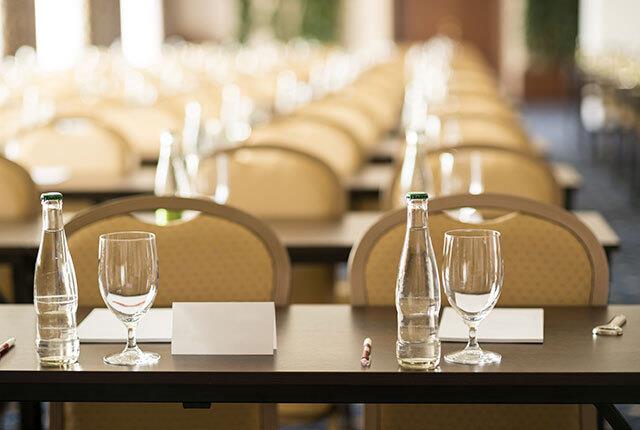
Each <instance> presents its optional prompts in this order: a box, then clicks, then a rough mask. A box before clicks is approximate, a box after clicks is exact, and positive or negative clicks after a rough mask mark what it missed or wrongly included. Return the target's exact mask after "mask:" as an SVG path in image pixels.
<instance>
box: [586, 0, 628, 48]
mask: <svg viewBox="0 0 640 430" xmlns="http://www.w3.org/2000/svg"><path fill="white" fill-rule="evenodd" d="M578 42H579V45H580V49H581V50H582V51H583V52H584V53H586V54H587V55H593V54H598V53H601V52H606V51H625V52H635V53H638V52H640V1H639V0H580V22H579V36H578Z"/></svg>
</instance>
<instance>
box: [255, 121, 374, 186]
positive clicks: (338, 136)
mask: <svg viewBox="0 0 640 430" xmlns="http://www.w3.org/2000/svg"><path fill="white" fill-rule="evenodd" d="M248 144H250V145H261V144H266V145H276V146H284V147H288V148H293V149H297V150H299V151H302V152H306V153H308V154H311V155H313V156H316V157H318V158H319V159H321V160H322V161H324V162H325V163H327V164H328V165H329V166H331V168H332V169H333V170H334V171H335V172H336V173H337V174H338V176H340V177H341V178H346V177H349V176H351V175H352V174H354V173H355V172H356V171H357V170H358V169H359V168H360V165H361V163H362V154H361V151H360V148H359V147H358V144H357V143H356V142H355V141H354V140H353V139H352V138H351V137H349V135H347V134H346V133H344V132H342V131H340V130H339V129H336V128H335V127H332V126H330V125H327V124H323V123H322V122H319V121H313V120H309V119H304V118H289V119H284V120H282V121H278V122H274V123H272V124H268V125H265V126H262V127H260V128H257V129H255V130H254V132H253V134H252V135H251V137H250V138H249V141H248Z"/></svg>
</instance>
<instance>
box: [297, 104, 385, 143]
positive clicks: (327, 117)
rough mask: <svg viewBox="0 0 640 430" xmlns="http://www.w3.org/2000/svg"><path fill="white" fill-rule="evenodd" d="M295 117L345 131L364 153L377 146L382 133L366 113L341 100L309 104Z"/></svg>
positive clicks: (298, 111)
mask: <svg viewBox="0 0 640 430" xmlns="http://www.w3.org/2000/svg"><path fill="white" fill-rule="evenodd" d="M295 116H296V117H302V118H311V119H315V120H318V121H320V122H323V123H326V124H328V125H330V126H332V127H336V128H338V129H340V130H342V131H344V132H345V133H347V134H348V135H349V136H350V137H351V138H352V139H353V140H355V141H356V142H357V143H358V145H360V147H361V148H362V149H363V150H364V151H366V150H367V149H370V148H371V147H373V146H375V145H377V144H378V143H379V142H378V137H379V136H380V134H381V133H382V129H381V128H379V127H380V125H379V124H376V123H375V122H374V121H373V120H372V119H371V118H370V117H369V116H368V115H367V113H366V111H362V110H361V109H359V108H357V107H356V106H353V105H350V104H348V103H344V102H341V101H340V100H339V99H326V100H321V101H317V102H313V103H309V104H308V105H305V106H303V107H302V108H300V109H299V110H297V111H296V112H295Z"/></svg>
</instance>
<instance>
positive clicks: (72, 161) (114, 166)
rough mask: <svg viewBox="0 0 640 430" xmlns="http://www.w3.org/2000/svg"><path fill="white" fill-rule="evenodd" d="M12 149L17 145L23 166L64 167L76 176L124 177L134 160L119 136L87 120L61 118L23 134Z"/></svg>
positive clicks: (17, 138)
mask: <svg viewBox="0 0 640 430" xmlns="http://www.w3.org/2000/svg"><path fill="white" fill-rule="evenodd" d="M11 145H12V146H13V145H17V146H16V148H17V154H15V155H14V156H13V158H14V160H16V161H18V162H19V163H20V164H23V165H25V166H28V167H29V168H34V167H58V166H64V167H66V168H68V169H69V170H70V172H71V174H72V175H76V176H93V175H103V176H121V175H124V174H126V173H127V172H129V171H130V170H131V168H132V167H133V164H134V160H135V157H134V155H133V153H132V152H131V149H130V148H129V146H128V145H127V143H126V141H124V140H123V139H122V137H121V136H120V135H118V134H117V133H114V132H113V131H112V130H110V129H108V128H105V127H103V126H102V125H100V124H99V123H96V122H94V121H91V120H88V119H85V118H61V119H58V120H55V121H54V122H52V123H51V124H49V125H46V126H42V127H38V128H36V129H32V130H28V131H24V132H23V133H21V134H20V135H19V136H18V137H16V139H15V143H12V144H11Z"/></svg>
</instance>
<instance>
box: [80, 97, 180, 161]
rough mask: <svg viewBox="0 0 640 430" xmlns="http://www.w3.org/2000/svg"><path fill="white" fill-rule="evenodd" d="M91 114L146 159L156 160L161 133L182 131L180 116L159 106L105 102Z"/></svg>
mask: <svg viewBox="0 0 640 430" xmlns="http://www.w3.org/2000/svg"><path fill="white" fill-rule="evenodd" d="M92 115H93V116H95V117H96V118H100V119H101V120H102V121H103V122H104V123H105V124H108V125H110V126H111V127H112V128H113V129H114V130H118V132H119V133H120V134H122V136H124V138H125V139H126V140H127V142H129V144H130V145H131V148H132V149H133V150H134V151H135V152H136V154H138V155H139V156H140V157H142V158H143V159H145V160H156V159H157V158H158V153H159V150H160V133H162V131H163V130H167V129H168V130H179V129H181V128H182V115H183V114H180V115H178V114H177V113H175V114H174V113H173V112H171V111H170V110H168V109H164V108H162V107H160V106H154V105H151V106H148V105H138V104H131V103H125V102H123V101H104V102H102V103H100V104H99V105H98V106H97V107H96V108H95V111H94V112H92Z"/></svg>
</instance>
